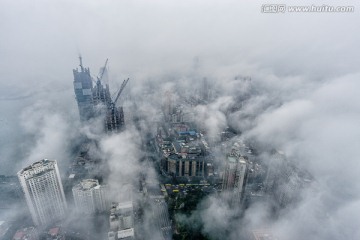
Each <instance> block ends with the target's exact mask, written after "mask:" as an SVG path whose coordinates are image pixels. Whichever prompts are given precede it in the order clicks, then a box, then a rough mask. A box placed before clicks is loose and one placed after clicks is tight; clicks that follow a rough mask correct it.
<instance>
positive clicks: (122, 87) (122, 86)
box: [114, 78, 129, 105]
mask: <svg viewBox="0 0 360 240" xmlns="http://www.w3.org/2000/svg"><path fill="white" fill-rule="evenodd" d="M128 81H129V78H128V79H126V80H124V81H123V83H122V84H121V87H120V90H119V92H118V94H117V96H116V98H115V100H114V105H115V104H116V102H117V101H118V100H119V97H120V94H121V93H122V91H123V90H124V88H125V86H126V84H127V83H128Z"/></svg>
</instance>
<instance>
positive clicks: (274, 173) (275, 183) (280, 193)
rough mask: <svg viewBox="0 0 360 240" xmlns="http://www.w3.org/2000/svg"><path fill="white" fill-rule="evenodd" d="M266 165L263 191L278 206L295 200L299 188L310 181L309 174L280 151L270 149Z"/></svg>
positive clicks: (284, 205) (283, 205)
mask: <svg viewBox="0 0 360 240" xmlns="http://www.w3.org/2000/svg"><path fill="white" fill-rule="evenodd" d="M267 165H268V170H267V175H266V178H265V184H264V185H265V186H264V187H265V193H266V194H267V196H268V197H270V198H272V199H273V200H275V202H276V203H277V204H278V207H280V208H282V207H286V206H287V205H288V204H290V203H292V202H293V201H296V200H297V198H298V197H300V196H299V193H300V192H301V191H300V190H301V189H303V188H304V187H306V186H308V185H309V184H311V182H312V177H311V175H310V174H309V173H308V172H306V171H304V170H301V169H299V168H298V167H297V166H296V165H295V164H294V163H293V162H291V161H290V160H289V159H287V158H286V156H285V154H284V153H283V152H281V151H277V150H274V151H272V153H271V155H270V156H269V159H268V163H267Z"/></svg>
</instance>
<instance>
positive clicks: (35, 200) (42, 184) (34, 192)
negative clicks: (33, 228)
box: [17, 159, 67, 225]
mask: <svg viewBox="0 0 360 240" xmlns="http://www.w3.org/2000/svg"><path fill="white" fill-rule="evenodd" d="M17 175H18V177H19V181H20V184H21V187H22V190H23V192H24V195H25V199H26V203H27V205H28V207H29V210H30V213H31V217H32V219H33V221H34V224H35V225H45V224H49V223H52V222H54V221H58V220H61V219H62V218H63V217H64V216H65V213H66V208H67V205H66V199H65V195H64V190H63V186H62V183H61V178H60V173H59V168H58V166H57V162H56V161H55V160H48V159H43V160H41V161H38V162H35V163H33V164H31V165H30V166H28V167H26V168H24V169H22V170H20V171H19V172H18V173H17Z"/></svg>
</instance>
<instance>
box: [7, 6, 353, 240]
mask: <svg viewBox="0 0 360 240" xmlns="http://www.w3.org/2000/svg"><path fill="white" fill-rule="evenodd" d="M263 4H265V3H264V2H263V1H245V2H243V3H240V2H238V1H227V0H226V1H221V2H220V1H213V0H211V1H200V0H195V1H181V2H179V1H160V0H156V1H151V2H149V1H145V0H139V1H125V0H124V1H110V0H106V1H101V2H100V1H95V0H94V1H85V0H81V1H70V0H69V1H66V0H63V1H56V2H49V1H45V0H40V1H32V2H29V1H25V0H17V1H11V0H4V1H1V2H0V32H1V33H2V34H1V35H2V36H1V38H0V83H1V88H0V94H1V97H0V174H2V175H15V173H16V172H17V171H19V170H20V169H21V168H22V167H24V166H26V165H27V164H29V163H31V162H33V161H36V160H40V159H42V158H49V159H57V160H58V162H59V165H60V166H61V167H63V169H64V170H65V169H66V164H68V162H69V161H70V160H71V159H72V158H73V157H74V155H73V154H74V153H73V152H72V147H73V146H72V144H73V143H74V142H75V141H76V138H77V137H79V136H80V135H82V134H83V135H86V136H87V137H89V138H90V139H97V140H99V141H100V146H99V149H97V150H96V151H98V152H96V153H94V154H98V155H99V156H102V157H103V158H106V159H107V164H108V166H111V171H110V175H109V185H110V186H111V187H112V188H114V189H117V187H118V186H120V185H117V184H120V183H121V184H126V183H134V182H136V181H137V179H136V178H135V176H136V177H137V176H138V174H140V173H141V171H142V169H143V168H144V166H143V165H142V163H141V162H140V161H139V159H140V158H141V157H143V156H144V153H143V152H142V150H141V138H142V134H143V132H141V131H140V130H139V129H137V128H136V127H135V126H134V125H133V124H132V123H131V121H129V122H127V125H128V127H127V130H126V131H124V132H123V133H121V134H119V135H114V136H104V135H101V134H100V135H99V134H98V133H97V132H96V129H95V130H94V128H91V127H89V126H85V127H83V126H81V125H80V122H79V119H78V111H77V106H76V100H75V95H74V93H73V85H72V82H73V76H72V69H74V68H76V67H77V66H78V64H79V62H78V55H79V54H81V55H82V57H83V63H84V66H86V67H90V69H91V74H92V75H93V76H97V74H98V70H99V68H100V67H101V66H103V63H104V61H105V59H106V58H109V84H110V88H111V89H113V90H117V89H118V88H119V86H120V84H121V82H122V80H123V79H126V78H128V77H129V78H130V79H131V81H130V83H129V85H128V86H127V92H126V93H125V94H128V95H129V96H131V98H132V99H136V100H137V104H138V105H137V106H136V109H137V110H138V111H139V112H140V113H141V116H144V119H143V122H142V123H141V124H142V129H148V130H149V131H152V127H153V126H152V124H151V123H152V122H154V121H155V119H156V115H157V113H158V112H159V110H160V108H161V106H162V104H163V103H164V99H165V96H166V95H165V94H166V91H173V98H174V99H178V98H179V97H180V95H186V94H192V93H193V90H194V88H196V87H197V86H200V85H201V84H202V80H203V78H204V77H206V78H207V79H208V82H209V84H211V87H212V88H213V89H214V93H213V94H214V98H215V100H214V101H212V102H209V103H208V104H203V105H197V106H195V107H194V112H195V116H196V121H197V122H198V123H202V124H203V125H204V128H206V130H207V131H208V134H209V135H210V136H211V138H212V139H213V140H214V141H216V140H218V139H217V138H218V136H219V135H218V134H219V132H221V131H222V129H223V128H225V127H226V126H231V127H232V128H234V129H236V131H238V132H241V134H242V136H243V137H244V138H246V139H252V140H254V141H255V142H256V143H257V144H258V146H259V148H262V149H272V148H275V149H281V150H282V151H284V152H285V153H286V155H287V157H288V158H290V159H293V160H294V161H296V163H297V164H298V165H299V166H301V167H302V168H304V169H306V170H307V171H309V172H310V173H311V174H312V176H313V177H314V179H315V181H314V183H313V184H312V185H311V187H309V188H308V189H305V190H304V192H302V193H301V196H302V199H301V201H300V202H299V203H297V204H296V206H294V207H293V208H292V209H286V210H285V211H283V212H281V214H280V215H279V216H278V217H277V219H276V220H274V219H272V218H271V217H270V216H269V215H270V213H269V212H270V209H269V207H268V205H267V203H264V204H263V205H254V206H252V207H250V208H249V209H247V210H246V211H245V212H244V213H243V218H242V219H239V218H238V217H237V216H236V215H234V214H233V212H232V211H231V210H232V209H229V206H227V205H226V204H223V202H222V201H221V199H222V198H221V197H220V199H219V198H217V197H215V196H210V197H208V198H206V199H205V200H204V201H203V202H202V203H200V204H199V206H198V209H197V211H198V212H200V214H199V216H200V218H201V221H202V223H203V226H204V227H203V229H202V232H203V233H204V234H205V235H207V236H211V237H210V238H211V239H220V238H221V237H222V236H224V235H222V234H227V236H228V239H240V235H241V234H242V231H243V229H245V228H248V229H256V228H264V227H267V228H271V229H272V231H273V232H274V233H275V234H276V235H277V236H279V238H280V239H359V238H360V231H359V229H358V227H357V223H358V222H359V221H360V214H359V208H360V196H359V192H360V184H359V182H360V181H359V180H360V179H359V174H358V173H359V172H360V167H359V166H360V165H359V164H358V159H357V156H358V155H359V153H358V151H359V150H358V146H359V141H360V140H359V136H360V127H359V124H358V123H359V121H360V107H359V104H358V102H359V101H360V99H359V96H360V94H359V89H360V83H359V77H360V72H359V64H360V60H359V59H360V49H359V48H358V47H357V46H358V43H359V42H360V34H359V31H358V24H357V23H358V22H359V21H360V16H359V10H360V5H359V3H358V2H357V1H342V2H341V5H351V6H355V12H353V13H284V14H266V13H261V6H262V5H263ZM287 4H290V3H287ZM291 4H293V5H311V4H314V3H313V2H312V1H292V2H291ZM316 4H317V5H322V4H327V5H331V4H333V5H339V4H340V3H339V2H337V1H330V0H329V1H317V2H316ZM237 76H250V77H251V81H250V82H244V81H241V80H237V79H236V77H237ZM239 99H241V100H242V104H241V106H239ZM243 100H244V101H243ZM122 101H123V102H124V111H125V116H126V115H127V114H129V115H131V114H134V113H133V109H134V106H133V105H131V101H128V100H127V99H123V100H122ZM127 104H128V105H127ZM231 107H238V108H237V110H236V111H232V112H231V113H229V112H228V109H229V108H231ZM153 171H154V169H151V170H149V172H150V173H149V176H148V177H149V179H152V180H154V179H155V181H156V176H155V173H154V172H153ZM114 197H115V196H114ZM115 198H118V199H119V198H121V196H116V197H115ZM179 217H183V216H179ZM0 220H1V219H0ZM184 221H189V222H191V221H193V219H191V217H190V219H184ZM149 231H150V230H149ZM220 233H221V234H220Z"/></svg>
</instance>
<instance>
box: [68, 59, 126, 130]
mask: <svg viewBox="0 0 360 240" xmlns="http://www.w3.org/2000/svg"><path fill="white" fill-rule="evenodd" d="M106 64H107V60H106V62H105V66H104V67H103V68H102V70H101V73H100V76H98V77H97V81H96V84H95V85H94V86H93V81H94V80H93V78H92V77H91V75H90V70H89V68H84V67H83V66H82V58H81V57H80V70H79V69H74V70H73V74H74V91H75V95H76V100H77V103H78V108H79V114H80V120H81V121H82V122H84V121H88V120H90V119H92V118H94V117H100V118H103V121H104V125H103V127H104V131H105V132H120V131H121V130H122V129H123V127H124V123H125V122H124V111H123V108H122V107H117V106H116V102H117V100H118V99H119V97H120V94H121V92H122V91H123V90H124V88H125V86H126V84H127V82H128V81H129V79H127V80H125V81H124V82H123V84H122V85H121V88H120V90H119V92H118V94H117V97H116V98H115V100H114V101H112V99H111V96H110V90H109V85H108V84H105V85H104V84H103V83H102V81H101V80H102V77H103V76H104V74H105V72H106Z"/></svg>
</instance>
